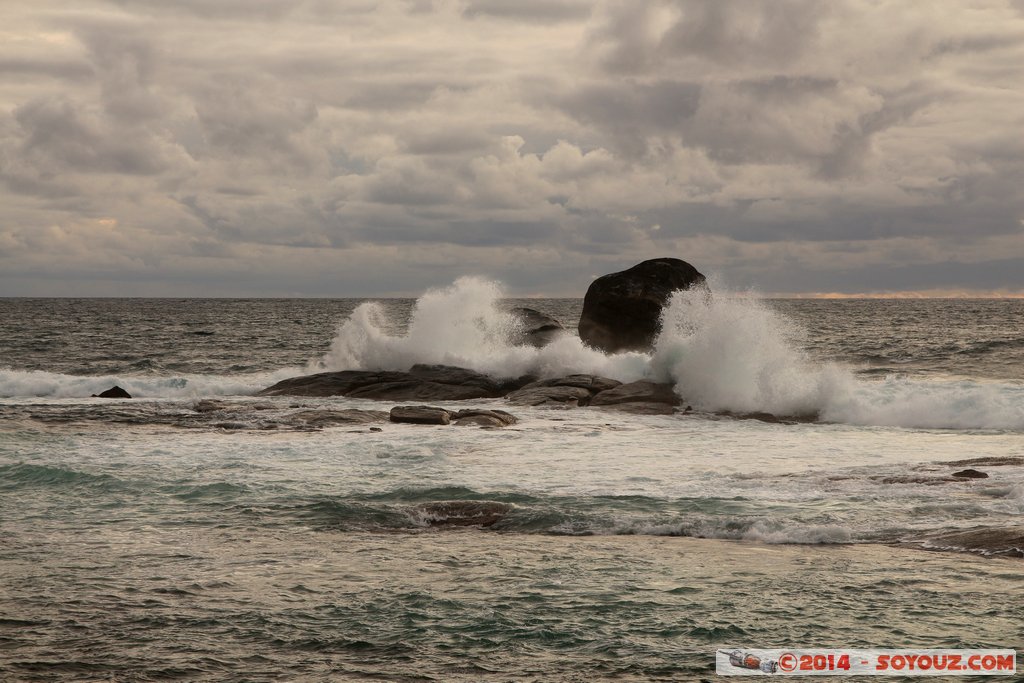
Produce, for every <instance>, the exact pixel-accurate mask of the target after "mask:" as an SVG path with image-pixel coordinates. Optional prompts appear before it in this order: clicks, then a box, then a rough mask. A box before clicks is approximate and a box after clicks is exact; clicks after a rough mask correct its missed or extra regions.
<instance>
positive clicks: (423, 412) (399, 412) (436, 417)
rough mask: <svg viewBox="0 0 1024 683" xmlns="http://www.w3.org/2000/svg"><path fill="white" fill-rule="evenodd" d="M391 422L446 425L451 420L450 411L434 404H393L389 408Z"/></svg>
mask: <svg viewBox="0 0 1024 683" xmlns="http://www.w3.org/2000/svg"><path fill="white" fill-rule="evenodd" d="M390 419H391V421H392V422H404V423H407V424H417V425H446V424H449V423H450V422H451V420H452V416H451V413H449V412H448V411H447V410H445V409H444V408H436V407H434V406H395V407H394V408H392V409H391V414H390Z"/></svg>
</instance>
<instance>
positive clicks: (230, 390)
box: [0, 368, 302, 398]
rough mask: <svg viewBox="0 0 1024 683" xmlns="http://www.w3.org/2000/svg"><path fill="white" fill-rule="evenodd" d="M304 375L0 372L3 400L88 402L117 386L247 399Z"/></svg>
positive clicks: (143, 393)
mask: <svg viewBox="0 0 1024 683" xmlns="http://www.w3.org/2000/svg"><path fill="white" fill-rule="evenodd" d="M300 374H302V368H284V369H282V370H276V371H274V372H260V373H252V374H245V375H197V374H180V375H173V376H154V375H127V374H126V375H121V374H110V375H91V376H90V375H66V374H61V373H55V372H44V371H42V370H10V369H0V398H14V397H26V396H31V397H37V398H88V397H90V396H92V395H93V394H98V393H100V392H101V391H105V390H106V389H109V388H110V387H112V386H114V385H117V386H119V387H121V388H123V389H125V390H126V391H127V392H128V393H129V394H131V395H132V396H133V397H135V398H199V397H204V396H246V395H250V394H254V393H256V392H257V391H259V390H260V389H263V388H265V387H267V386H269V385H271V384H273V383H274V382H279V381H281V380H282V379H287V378H289V377H295V376H296V375H300Z"/></svg>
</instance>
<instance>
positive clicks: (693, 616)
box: [0, 279, 1024, 681]
mask: <svg viewBox="0 0 1024 683" xmlns="http://www.w3.org/2000/svg"><path fill="white" fill-rule="evenodd" d="M714 292H715V293H714V294H713V295H712V296H711V297H708V296H706V295H704V294H701V293H683V294H680V295H677V296H676V297H675V298H674V299H673V300H672V301H671V302H670V304H669V305H668V306H667V307H666V310H665V312H664V319H663V331H662V334H661V336H660V337H659V339H658V340H657V342H656V344H655V348H654V349H653V351H652V352H651V353H650V354H641V353H625V354H616V355H605V354H601V353H599V352H597V351H594V350H592V349H589V348H587V347H585V346H584V345H582V344H581V343H580V342H579V340H578V338H577V337H576V336H575V334H574V329H573V328H574V326H575V324H576V321H577V320H578V318H579V312H580V307H581V302H580V301H579V300H575V299H558V300H556V299H546V300H545V299H541V300H509V299H505V298H503V297H502V292H501V289H500V287H499V286H498V285H496V284H495V283H490V282H487V281H483V280H478V279H464V280H460V281H458V282H456V283H454V284H453V285H452V286H450V287H447V288H443V289H439V290H436V291H432V292H428V293H426V294H425V295H424V296H423V297H421V298H420V299H418V300H382V301H376V302H373V301H363V300H347V299H337V300H206V299H204V300H172V299H159V300H145V299H82V300H73V299H4V300H0V397H2V398H0V679H3V680H15V681H19V680H75V681H78V680H118V681H120V680H126V681H127V680H211V681H213V680H253V681H263V680H417V681H418V680H435V681H449V680H452V681H477V680H495V681H506V680H535V681H560V680H565V681H572V680H594V679H609V680H610V679H616V680H637V681H640V680H683V681H685V680H700V679H705V678H710V677H711V676H712V675H713V674H712V671H713V661H714V658H713V655H714V650H715V649H716V648H717V647H732V646H736V647H800V646H803V647H820V646H833V647H859V648H866V647H965V648H966V647H978V648H980V647H1008V648H1017V649H1024V626H1022V623H1024V622H1022V621H1021V619H1020V616H1019V609H1020V605H1021V604H1022V603H1021V601H1022V598H1024V574H1022V572H1021V565H1020V561H1019V560H1018V559H1012V558H1008V557H986V556H985V555H984V553H983V551H979V552H978V553H975V554H971V553H965V552H959V553H955V552H954V553H947V552H926V551H925V550H924V549H925V548H935V547H936V545H941V544H936V543H935V542H934V540H933V539H934V538H935V537H936V536H937V535H940V534H942V533H945V532H948V531H951V530H957V529H975V528H981V527H983V528H989V529H1007V528H1014V527H1017V526H1019V525H1020V524H1021V516H1022V514H1024V466H1022V465H1021V461H1020V459H1021V457H1022V456H1024V322H1022V320H1024V317H1022V315H1024V302H1021V301H1014V300H986V301H966V300H884V301H875V300H839V301H819V300H810V301H803V300H784V301H780V300H768V301H766V300H762V299H760V298H758V297H756V296H754V295H750V294H746V293H729V292H725V291H723V290H721V289H720V288H717V287H716V288H715V289H714ZM517 305H526V306H530V307H532V308H536V309H538V310H541V311H542V312H544V313H547V314H549V315H552V316H554V317H556V318H558V319H560V320H561V321H562V322H563V323H564V324H565V325H566V327H567V328H568V329H567V334H566V335H565V336H564V337H563V338H561V339H558V340H556V341H555V342H553V343H552V344H550V345H549V346H547V347H545V348H543V349H535V348H532V347H525V346H516V345H514V344H512V343H510V342H509V339H511V338H513V332H514V330H515V325H516V321H515V318H514V317H513V316H511V315H510V314H509V313H508V311H509V309H510V308H511V307H513V306H517ZM413 363H445V364H450V365H458V366H462V367H470V368H473V369H476V370H479V371H481V372H486V373H489V374H492V375H494V376H501V377H504V376H518V375H521V374H524V373H532V374H536V375H538V376H551V377H554V376H559V375H564V374H569V373H573V372H587V373H594V374H601V375H605V376H608V377H612V378H615V379H618V380H620V381H631V380H634V379H641V378H644V379H652V380H655V381H660V382H670V383H672V384H673V385H674V386H675V389H676V392H677V393H678V394H679V395H680V397H681V398H682V399H683V400H684V401H685V402H686V404H687V405H689V406H691V408H692V409H691V410H690V411H689V412H687V413H677V414H675V415H670V416H650V415H633V414H626V413H621V412H616V411H611V410H601V409H597V408H575V409H558V408H544V407H537V408H526V407H519V406H509V405H507V404H506V403H505V402H504V401H503V400H502V399H489V400H480V401H471V402H465V404H464V405H470V404H471V405H472V406H474V407H490V408H495V407H497V408H502V409H506V410H510V411H511V412H513V413H514V414H516V416H517V417H518V418H519V422H518V424H516V425H514V426H512V427H508V428H504V429H478V428H468V427H424V426H415V425H399V424H388V423H383V424H381V425H380V428H381V431H379V432H376V431H370V430H369V428H368V427H367V426H365V425H362V426H360V425H341V426H334V427H327V428H318V427H316V426H311V425H310V424H309V423H307V422H304V421H303V420H302V419H301V415H302V414H303V413H308V412H309V411H315V410H319V411H323V410H338V409H342V408H363V409H376V410H381V409H384V410H387V409H388V408H390V407H391V406H392V405H393V404H392V403H377V402H371V401H359V400H352V399H345V398H305V397H274V398H265V397H256V396H254V394H255V393H256V392H257V391H258V390H259V389H261V388H264V387H266V386H269V385H270V384H273V383H274V382H276V381H278V380H280V379H284V378H287V377H292V376H296V375H300V374H305V373H309V372H316V371H321V370H335V369H378V368H379V369H407V368H408V367H409V366H410V365H411V364H413ZM113 384H117V385H120V386H122V387H124V388H125V389H127V390H128V391H129V392H131V393H132V394H133V396H135V398H133V399H132V400H130V401H129V400H124V401H114V400H103V399H96V398H90V395H91V394H93V393H99V392H100V391H102V390H104V389H107V388H109V387H110V386H111V385H113ZM211 397H216V398H218V399H220V400H222V401H224V402H225V403H224V406H222V409H221V410H217V411H212V412H197V410H196V409H195V408H196V403H197V401H199V400H201V399H205V398H211ZM445 405H448V404H445ZM450 407H459V404H450ZM752 412H756V413H771V414H773V415H776V416H780V417H781V418H783V421H782V422H765V421H760V420H751V419H737V418H736V417H735V415H736V414H742V413H752ZM964 463H967V464H964ZM970 463H975V464H970ZM977 463H982V464H977ZM966 467H972V468H976V469H979V470H983V471H985V473H986V474H988V475H989V476H988V478H985V479H958V478H955V477H952V476H951V475H952V473H953V472H956V471H957V470H960V469H964V468H966ZM453 500H456V501H459V500H472V501H492V502H498V503H503V504H505V505H507V506H509V513H508V514H507V515H506V516H505V517H503V518H502V519H501V520H499V521H498V522H497V523H495V524H494V525H493V526H490V527H488V528H479V527H465V528H451V527H447V526H445V525H444V524H440V525H439V524H438V522H443V521H444V520H438V519H437V518H436V515H434V516H432V514H433V513H430V512H427V511H428V510H431V509H433V508H429V507H424V506H425V505H426V504H428V503H432V502H437V501H453ZM946 549H947V550H957V548H946ZM960 550H963V549H960ZM961 680H963V679H961Z"/></svg>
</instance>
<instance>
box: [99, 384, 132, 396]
mask: <svg viewBox="0 0 1024 683" xmlns="http://www.w3.org/2000/svg"><path fill="white" fill-rule="evenodd" d="M131 397H132V395H131V394H129V393H128V392H127V391H125V390H124V389H122V388H121V387H119V386H117V385H114V386H112V387H110V388H109V389H107V390H106V391H101V392H100V393H98V394H93V395H92V398H131Z"/></svg>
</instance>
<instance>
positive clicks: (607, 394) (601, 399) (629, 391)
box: [590, 379, 680, 406]
mask: <svg viewBox="0 0 1024 683" xmlns="http://www.w3.org/2000/svg"><path fill="white" fill-rule="evenodd" d="M620 403H664V404H665V405H669V406H677V405H679V403H680V400H679V397H678V396H676V393H675V391H673V390H672V385H671V384H658V383H657V382H650V381H648V380H645V379H642V380H639V381H637V382H630V383H629V384H620V385H619V386H617V387H614V388H612V389H606V390H604V391H602V392H600V393H599V394H597V396H594V398H593V399H592V400H591V401H590V405H592V406H610V405H616V404H620Z"/></svg>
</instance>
